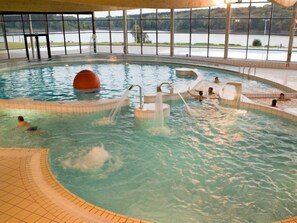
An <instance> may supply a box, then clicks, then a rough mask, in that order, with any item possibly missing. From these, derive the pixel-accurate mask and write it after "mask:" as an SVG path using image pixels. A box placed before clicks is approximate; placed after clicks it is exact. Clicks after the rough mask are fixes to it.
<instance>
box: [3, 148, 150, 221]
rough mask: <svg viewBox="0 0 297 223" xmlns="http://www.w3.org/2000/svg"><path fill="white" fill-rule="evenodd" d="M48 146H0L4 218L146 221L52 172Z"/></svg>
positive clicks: (7, 219) (21, 219)
mask: <svg viewBox="0 0 297 223" xmlns="http://www.w3.org/2000/svg"><path fill="white" fill-rule="evenodd" d="M47 160H48V151H47V150H46V149H5V148H1V149H0V175H1V177H0V222H1V223H3V222H28V223H32V222H40V223H46V222H73V223H78V222H102V223H112V222H113V223H114V222H120V223H124V222H125V223H146V222H147V221H143V220H139V219H134V218H130V217H127V216H123V215H120V214H116V213H113V212H110V211H107V210H105V209H102V208H99V207H96V206H94V205H92V204H89V203H88V202H86V201H84V200H82V199H80V198H79V197H77V196H75V195H73V194H72V193H70V192H69V191H67V190H66V189H65V188H64V187H63V186H62V185H61V184H59V182H57V181H56V179H55V178H54V177H53V175H52V174H51V171H50V170H49V167H48V162H47Z"/></svg>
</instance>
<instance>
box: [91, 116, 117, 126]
mask: <svg viewBox="0 0 297 223" xmlns="http://www.w3.org/2000/svg"><path fill="white" fill-rule="evenodd" d="M98 125H115V121H114V120H113V119H112V118H111V117H104V118H102V119H98V120H95V121H93V122H92V126H98Z"/></svg>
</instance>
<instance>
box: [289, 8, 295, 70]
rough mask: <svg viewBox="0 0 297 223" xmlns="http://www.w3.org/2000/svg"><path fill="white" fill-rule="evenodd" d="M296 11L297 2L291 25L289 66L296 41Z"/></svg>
mask: <svg viewBox="0 0 297 223" xmlns="http://www.w3.org/2000/svg"><path fill="white" fill-rule="evenodd" d="M296 11H297V3H295V5H294V6H293V10H292V17H291V25H290V39H289V45H288V54H287V66H289V63H290V62H291V57H292V49H293V41H294V36H295V29H296V28H295V27H296Z"/></svg>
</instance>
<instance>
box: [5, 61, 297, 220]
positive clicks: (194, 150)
mask: <svg viewBox="0 0 297 223" xmlns="http://www.w3.org/2000/svg"><path fill="white" fill-rule="evenodd" d="M101 65H102V66H106V69H105V70H108V69H110V70H113V69H115V70H119V73H120V71H124V70H125V67H127V66H128V67H130V70H129V71H128V75H127V74H126V73H122V75H124V76H125V77H122V76H120V75H119V74H116V72H115V70H113V71H112V72H110V73H109V75H111V76H110V78H113V79H112V80H108V83H109V84H108V85H107V84H106V85H104V89H102V90H101V91H100V92H99V93H98V94H97V96H96V95H95V96H94V97H93V96H92V97H93V99H95V98H104V97H106V98H108V97H111V96H114V97H115V96H121V93H122V91H124V90H126V87H127V86H130V85H131V84H135V83H137V84H141V85H142V86H144V85H145V83H148V82H149V83H148V86H144V88H145V91H147V92H150V91H151V92H154V91H155V87H156V86H155V85H156V83H157V82H159V81H160V82H162V81H164V80H172V81H176V80H179V78H177V77H176V76H175V72H174V69H175V67H174V66H172V67H171V66H169V67H166V66H164V67H158V66H159V65H158V66H157V65H138V64H132V65H131V64H115V65H112V66H110V67H109V66H107V64H100V65H98V66H101ZM88 66H93V65H92V64H90V65H88ZM94 66H95V65H94ZM113 66H115V67H116V66H119V68H114V67H113ZM134 66H135V67H134ZM75 67H76V66H74V68H70V67H68V68H67V67H65V66H63V67H62V66H57V67H55V69H57V70H59V69H60V68H61V69H73V71H75V72H71V73H76V72H78V71H79V70H81V69H90V68H88V67H87V66H86V65H84V66H83V65H78V66H77V67H76V68H75ZM40 69H41V70H42V69H45V70H47V69H49V68H40ZM142 69H143V73H142V75H139V74H138V73H139V72H140V73H141V70H142ZM163 69H165V70H166V72H169V74H168V73H166V72H165V71H164V70H163ZM100 70H104V69H103V68H101V69H100ZM145 70H149V72H148V73H149V74H150V75H151V76H150V77H146V76H145ZM157 70H163V71H164V74H163V71H162V72H161V73H157V74H155V73H154V72H157ZM132 71H133V72H132ZM28 72H29V71H28ZM30 72H31V71H30ZM130 72H131V73H130ZM201 72H202V73H204V75H205V76H206V77H207V78H209V80H213V78H214V77H215V76H219V77H220V79H221V80H222V81H231V80H233V81H242V82H243V84H244V88H245V89H251V90H253V91H257V90H262V88H266V87H267V88H266V89H267V90H268V91H270V90H271V91H274V90H275V89H274V88H271V87H269V86H267V85H264V84H261V83H258V82H255V81H250V80H243V79H240V78H239V77H236V76H232V75H229V76H226V73H224V72H221V71H219V72H218V71H211V70H201ZM69 73H70V72H69ZM106 73H107V72H106ZM165 74H166V75H165ZM20 75H21V74H20ZM56 75H58V74H53V75H52V76H53V77H54V78H52V79H53V80H57V79H59V78H61V76H60V75H58V77H59V78H58V77H56ZM112 75H114V77H112ZM137 75H138V76H137ZM154 75H155V76H154ZM163 75H164V76H166V78H164V80H163V79H162V80H161V79H159V78H161V76H162V78H163ZM7 76H9V75H7ZM37 76H38V75H36V78H37ZM41 76H42V75H41ZM4 77H5V75H4ZM39 77H40V76H39ZM135 77H137V78H139V79H134V78H135ZM152 77H155V78H157V81H154V82H153V83H152V80H154V79H152ZM2 79H3V78H2ZM15 79H17V78H15ZM43 79H44V82H43V83H47V82H46V81H48V77H47V76H45V77H44V78H43ZM70 79H71V80H70ZM106 79H108V78H107V77H106V78H105V77H104V78H102V77H101V80H102V83H103V82H104V81H105V83H107V80H106ZM103 80H104V81H103ZM120 80H121V81H120ZM189 81H191V80H188V79H181V82H183V84H188V82H189ZM19 82H20V81H19ZM53 82H54V83H56V84H55V86H56V87H57V88H58V85H61V86H64V85H63V83H65V82H66V81H65V80H64V79H63V81H62V80H61V81H60V82H59V83H60V84H57V82H55V81H53ZM120 82H121V84H120ZM2 83H3V82H2ZM7 83H9V81H8V82H7ZM14 83H16V82H14ZM69 83H70V84H71V86H72V77H71V78H69ZM19 84H21V83H19ZM176 84H177V85H180V86H181V85H183V84H181V83H176ZM8 85H9V84H7V85H5V86H8ZM29 85H31V83H30V84H29V83H28V86H29ZM1 86H3V84H2V85H1ZM44 86H46V84H44ZM65 88H67V87H65ZM110 89H113V90H110ZM1 91H2V92H3V90H1ZM6 91H7V92H6ZM5 92H6V93H5V95H6V96H7V95H13V96H11V97H13V98H14V97H18V96H17V94H16V93H13V92H12V93H10V90H9V88H7V89H5ZM25 92H26V91H24V92H23V93H25ZM53 92H54V91H53ZM69 92H71V87H69ZM104 92H105V93H104ZM20 95H21V94H20ZM40 95H42V93H40ZM40 95H39V94H37V93H32V94H31V93H30V94H29V93H28V94H27V95H25V96H28V97H33V98H36V99H38V98H39V97H40ZM57 95H58V94H57ZM65 95H66V96H65ZM65 95H64V96H63V97H61V98H59V99H57V98H58V97H60V93H59V96H57V97H56V99H57V100H77V99H78V98H76V97H75V94H73V95H72V96H71V97H69V98H68V96H69V95H68V93H65ZM134 96H135V95H133V93H131V95H130V97H131V99H132V102H131V105H132V106H130V107H126V108H123V109H122V111H121V113H120V114H119V116H118V118H117V120H116V124H115V125H106V126H102V125H94V123H96V121H98V120H100V119H101V118H103V117H106V116H108V114H109V112H102V113H94V114H87V115H86V114H79V115H74V114H71V115H67V114H55V113H49V112H37V111H29V110H12V109H2V110H1V111H0V145H1V147H29V148H49V162H50V166H51V169H52V171H53V173H54V174H55V176H56V177H57V178H58V180H59V181H60V182H61V183H62V184H63V185H64V186H65V187H66V188H68V189H69V190H70V191H72V192H73V193H75V194H77V195H79V196H80V197H82V198H83V199H85V200H87V201H89V202H91V203H93V204H96V205H98V206H101V207H103V208H106V209H109V210H111V211H114V212H118V213H121V214H124V215H128V216H132V217H136V218H142V219H147V220H152V221H155V222H158V223H172V222H261V223H262V222H273V221H276V220H280V219H284V218H288V217H290V216H296V215H297V183H296V182H297V171H296V170H297V148H296V145H297V138H296V131H297V125H296V123H291V122H289V121H286V120H283V119H279V118H276V117H274V116H270V115H268V114H264V113H258V112H253V111H242V110H236V109H232V108H224V107H221V106H219V105H218V104H217V101H215V100H205V101H203V102H202V103H200V102H198V101H196V100H192V99H188V100H187V102H188V104H189V106H190V107H191V108H192V109H194V110H195V114H196V115H195V116H190V115H189V113H188V112H187V111H186V108H185V105H184V104H183V103H182V102H181V101H177V102H171V103H170V105H171V114H170V117H169V118H168V119H166V121H165V127H166V130H167V131H163V132H161V133H159V132H158V131H155V129H152V128H150V127H149V125H148V124H147V123H141V122H138V121H136V120H135V118H134V114H133V103H134V101H133V98H134ZM40 100H51V99H47V97H45V98H43V99H42V98H41V99H40ZM18 115H23V116H25V118H26V119H27V120H28V121H30V122H31V124H32V125H37V126H38V127H39V129H40V130H42V132H41V133H37V134H35V133H30V132H26V131H23V129H17V128H16V127H15V126H16V117H17V116H18Z"/></svg>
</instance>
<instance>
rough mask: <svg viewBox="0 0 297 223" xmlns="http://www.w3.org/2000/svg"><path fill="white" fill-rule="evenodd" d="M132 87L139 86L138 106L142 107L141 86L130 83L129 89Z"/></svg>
mask: <svg viewBox="0 0 297 223" xmlns="http://www.w3.org/2000/svg"><path fill="white" fill-rule="evenodd" d="M133 87H138V88H139V98H140V99H139V100H140V102H139V104H140V105H139V107H140V108H141V109H142V108H143V104H142V88H141V86H140V85H139V84H132V85H131V86H130V87H129V89H128V90H129V91H131V90H132V88H133Z"/></svg>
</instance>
